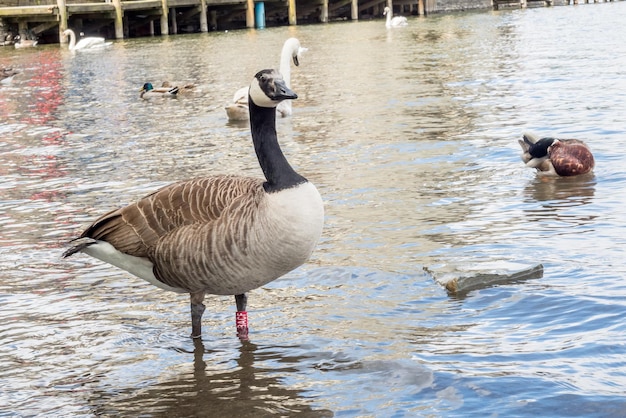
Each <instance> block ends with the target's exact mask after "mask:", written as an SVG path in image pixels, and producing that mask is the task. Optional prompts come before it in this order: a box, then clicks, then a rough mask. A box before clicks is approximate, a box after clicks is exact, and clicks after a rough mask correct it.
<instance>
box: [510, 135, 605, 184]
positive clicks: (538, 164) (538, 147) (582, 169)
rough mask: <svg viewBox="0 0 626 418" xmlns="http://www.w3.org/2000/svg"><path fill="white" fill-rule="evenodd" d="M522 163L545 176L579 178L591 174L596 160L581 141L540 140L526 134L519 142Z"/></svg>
mask: <svg viewBox="0 0 626 418" xmlns="http://www.w3.org/2000/svg"><path fill="white" fill-rule="evenodd" d="M518 142H519V144H520V146H521V147H522V155H521V157H522V161H524V163H525V164H526V166H527V167H532V168H536V169H537V172H538V173H539V174H540V175H544V176H562V177H567V176H577V175H580V174H587V173H589V172H591V171H592V170H593V168H594V166H595V160H594V158H593V154H592V153H591V150H590V149H589V147H588V146H587V144H585V143H584V142H583V141H581V140H579V139H557V138H539V137H537V136H536V135H533V134H530V133H525V134H524V135H523V139H520V140H518Z"/></svg>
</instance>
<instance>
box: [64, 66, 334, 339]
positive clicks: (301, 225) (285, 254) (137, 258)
mask: <svg viewBox="0 0 626 418" xmlns="http://www.w3.org/2000/svg"><path fill="white" fill-rule="evenodd" d="M296 98H297V95H296V94H295V93H294V92H293V91H292V90H291V89H289V88H288V87H287V86H286V84H285V82H284V80H283V78H282V76H281V75H280V73H278V71H276V70H263V71H260V72H258V73H257V74H256V75H255V76H254V79H253V80H252V83H251V85H250V89H249V108H250V128H251V134H252V143H253V145H254V149H255V151H256V155H257V159H258V162H259V165H260V166H261V169H262V171H263V173H264V175H265V179H259V178H254V177H241V176H232V175H231V176H226V175H216V176H211V177H201V178H196V179H192V180H186V181H181V182H178V183H174V184H171V185H169V186H165V187H163V188H161V189H160V190H157V191H155V192H154V193H152V194H150V195H148V196H146V197H144V198H143V199H140V200H139V201H137V202H136V203H133V204H130V205H128V206H125V207H123V208H120V209H116V210H113V211H111V212H109V213H107V214H105V215H103V216H102V217H100V218H99V219H97V220H96V221H95V222H94V223H93V224H91V225H90V226H89V227H87V229H85V231H84V232H83V233H82V234H81V235H80V237H79V238H77V239H75V240H73V241H72V243H71V247H70V248H69V249H68V250H67V251H65V253H64V254H63V257H69V256H71V255H72V254H75V253H77V252H83V253H86V254H88V255H90V256H92V257H95V258H97V259H100V260H102V261H105V262H107V263H109V264H112V265H114V266H117V267H119V268H121V269H124V270H126V271H128V272H130V273H132V274H134V275H135V276H137V277H139V278H141V279H144V280H146V281H147V282H149V283H151V284H153V285H155V286H158V287H160V288H162V289H165V290H170V291H173V292H178V293H189V294H190V297H191V329H192V333H191V336H192V337H194V338H198V337H200V336H201V321H202V314H203V313H204V310H205V306H204V304H203V303H202V302H203V300H204V297H205V295H206V294H214V295H234V296H235V301H236V305H237V313H236V317H235V321H236V326H237V334H238V336H239V338H241V339H242V340H245V339H247V338H248V320H247V313H246V304H247V297H246V293H247V292H249V291H250V290H252V289H256V288H258V287H260V286H263V285H265V284H267V283H269V282H271V281H273V280H275V279H277V278H278V277H281V276H283V275H284V274H286V273H288V272H290V271H291V270H293V269H295V268H297V267H298V266H300V265H302V264H303V263H305V262H306V261H307V260H308V258H309V257H310V255H311V253H312V251H313V249H314V247H315V246H316V244H317V241H318V240H319V238H320V235H321V233H322V227H323V224H324V206H323V203H322V198H321V197H320V194H319V192H318V191H317V189H316V188H315V186H314V185H313V183H311V182H309V181H308V180H307V179H306V178H304V177H303V176H301V175H300V174H298V173H297V172H296V171H295V170H294V169H293V168H292V167H291V165H290V164H289V162H288V161H287V159H286V158H285V156H284V154H283V153H282V151H281V148H280V145H279V143H278V138H277V135H276V106H277V105H278V104H279V103H280V102H281V101H283V100H291V99H296Z"/></svg>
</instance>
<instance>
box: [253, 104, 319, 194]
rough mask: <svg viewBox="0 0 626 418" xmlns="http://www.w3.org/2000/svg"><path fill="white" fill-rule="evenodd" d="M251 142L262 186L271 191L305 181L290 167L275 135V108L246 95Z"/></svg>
mask: <svg viewBox="0 0 626 418" xmlns="http://www.w3.org/2000/svg"><path fill="white" fill-rule="evenodd" d="M248 106H249V109H250V129H251V131H252V142H253V143H254V151H255V152H256V156H257V159H258V160H259V165H260V166H261V169H262V170H263V174H264V175H265V179H266V180H267V181H266V182H265V183H263V188H264V189H265V191H266V192H268V193H272V192H277V191H280V190H284V189H288V188H291V187H294V186H297V185H298V184H301V183H305V182H306V181H307V179H305V178H304V177H302V176H301V175H300V174H298V173H296V171H295V170H294V169H293V168H292V167H291V165H290V164H289V162H288V161H287V158H285V155H284V154H283V152H282V150H281V149H280V145H279V144H278V137H277V136H276V108H275V107H271V108H267V107H260V106H257V105H256V104H254V102H253V101H252V99H251V98H249V97H248Z"/></svg>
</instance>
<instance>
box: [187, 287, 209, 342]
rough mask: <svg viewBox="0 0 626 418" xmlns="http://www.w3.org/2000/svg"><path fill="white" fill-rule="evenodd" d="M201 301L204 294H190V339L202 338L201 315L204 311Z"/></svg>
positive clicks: (204, 307)
mask: <svg viewBox="0 0 626 418" xmlns="http://www.w3.org/2000/svg"><path fill="white" fill-rule="evenodd" d="M203 300H204V292H197V293H192V294H191V338H200V337H202V314H203V313H204V310H205V309H206V306H204V303H202V301H203Z"/></svg>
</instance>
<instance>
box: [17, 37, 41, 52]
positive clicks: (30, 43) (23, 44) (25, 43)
mask: <svg viewBox="0 0 626 418" xmlns="http://www.w3.org/2000/svg"><path fill="white" fill-rule="evenodd" d="M13 39H14V41H15V48H17V49H19V48H32V47H34V46H37V43H38V42H37V40H36V39H22V37H21V36H20V35H17V36H15V38H13Z"/></svg>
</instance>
